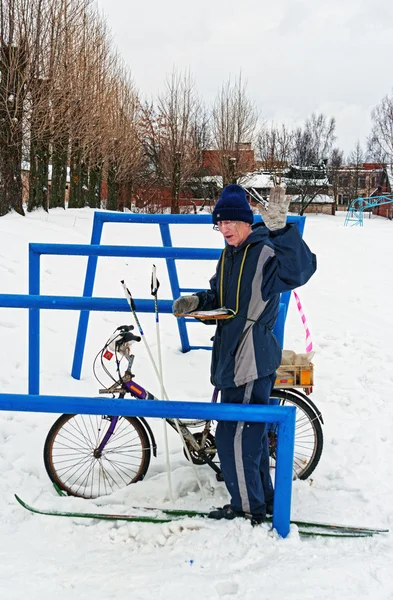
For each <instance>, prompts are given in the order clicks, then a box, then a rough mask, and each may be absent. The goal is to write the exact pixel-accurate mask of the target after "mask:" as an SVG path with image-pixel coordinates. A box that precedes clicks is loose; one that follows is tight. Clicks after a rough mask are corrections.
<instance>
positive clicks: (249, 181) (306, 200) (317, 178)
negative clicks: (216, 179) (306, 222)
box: [239, 164, 335, 215]
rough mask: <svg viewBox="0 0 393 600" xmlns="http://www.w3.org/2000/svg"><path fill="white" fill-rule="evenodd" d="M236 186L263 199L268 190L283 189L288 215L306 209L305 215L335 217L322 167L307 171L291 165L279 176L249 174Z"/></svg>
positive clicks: (262, 172) (328, 185) (309, 168)
mask: <svg viewBox="0 0 393 600" xmlns="http://www.w3.org/2000/svg"><path fill="white" fill-rule="evenodd" d="M239 183H240V184H241V185H242V186H243V187H244V188H245V189H246V190H248V191H249V192H250V193H251V194H252V193H255V192H257V194H259V195H260V196H261V197H262V198H267V197H268V196H269V193H270V189H271V188H272V187H273V186H274V185H276V184H277V183H280V184H281V185H284V186H285V188H286V193H287V195H289V196H291V203H290V211H291V212H296V213H299V212H300V210H301V209H302V207H303V206H305V205H308V206H307V207H306V209H305V210H304V212H305V213H326V214H329V215H334V212H335V202H334V198H333V197H332V186H331V183H330V182H329V179H328V176H327V172H326V166H325V165H324V164H322V165H313V166H310V167H299V166H297V165H291V166H288V167H284V168H283V169H282V171H281V174H280V176H277V174H276V173H272V172H270V171H261V172H257V173H250V174H249V175H247V176H246V177H244V178H243V179H241V180H240V182H239Z"/></svg>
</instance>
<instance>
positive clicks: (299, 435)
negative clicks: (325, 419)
mask: <svg viewBox="0 0 393 600" xmlns="http://www.w3.org/2000/svg"><path fill="white" fill-rule="evenodd" d="M272 400H273V402H272ZM274 400H275V401H276V402H277V404H279V405H280V406H295V408H296V423H295V454H294V460H293V476H294V479H307V477H309V476H310V475H311V473H312V472H313V471H314V469H315V468H316V466H317V464H318V462H319V459H320V458H321V454H322V449H323V433H322V426H321V422H320V420H319V418H318V416H317V415H316V413H315V411H314V410H313V409H312V408H311V407H310V406H309V405H308V404H307V402H306V401H305V400H302V399H301V398H299V397H298V396H296V395H295V394H293V393H291V392H288V391H285V390H273V392H272V394H271V403H272V404H273V403H274ZM268 438H269V453H270V458H271V467H272V468H274V466H275V459H276V448H277V425H276V424H274V423H272V424H271V425H270V426H269V432H268Z"/></svg>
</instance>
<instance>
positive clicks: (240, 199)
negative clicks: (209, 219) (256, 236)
mask: <svg viewBox="0 0 393 600" xmlns="http://www.w3.org/2000/svg"><path fill="white" fill-rule="evenodd" d="M217 221H244V222H245V223H250V224H251V225H252V223H253V222H254V214H253V212H252V210H251V208H250V205H249V203H248V202H247V196H246V192H245V191H244V190H243V188H242V187H240V185H236V184H235V183H231V184H230V185H227V186H225V187H224V189H223V190H222V192H221V196H220V197H219V199H218V202H217V204H216V205H215V207H214V210H213V223H214V225H217Z"/></svg>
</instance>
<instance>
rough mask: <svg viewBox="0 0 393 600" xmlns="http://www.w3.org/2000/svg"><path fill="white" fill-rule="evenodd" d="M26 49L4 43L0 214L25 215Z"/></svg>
mask: <svg viewBox="0 0 393 600" xmlns="http://www.w3.org/2000/svg"><path fill="white" fill-rule="evenodd" d="M25 70H26V60H25V56H24V51H23V49H21V48H19V47H17V46H10V45H6V44H2V45H1V47H0V216H3V215H6V214H7V213H8V212H10V211H11V210H15V211H16V212H18V213H19V214H21V215H24V211H23V198H22V171H21V162H22V120H23V119H22V117H23V104H24V99H25V94H26V92H25V87H24V73H25Z"/></svg>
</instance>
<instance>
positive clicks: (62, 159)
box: [50, 139, 68, 208]
mask: <svg viewBox="0 0 393 600" xmlns="http://www.w3.org/2000/svg"><path fill="white" fill-rule="evenodd" d="M67 147H68V140H66V139H64V140H62V141H60V140H58V141H56V142H54V144H53V150H52V180H51V187H50V207H51V208H65V194H66V186H67V155H68V153H67Z"/></svg>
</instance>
